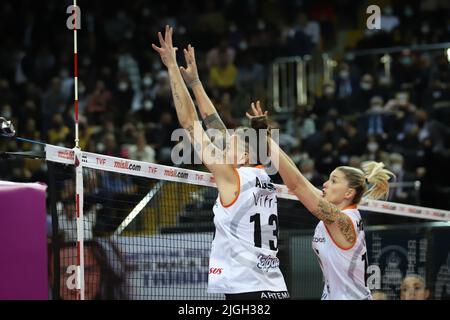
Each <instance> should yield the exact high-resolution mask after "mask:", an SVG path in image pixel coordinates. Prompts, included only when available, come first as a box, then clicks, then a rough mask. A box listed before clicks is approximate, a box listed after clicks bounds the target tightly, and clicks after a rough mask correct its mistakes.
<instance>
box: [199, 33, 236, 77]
mask: <svg viewBox="0 0 450 320" xmlns="http://www.w3.org/2000/svg"><path fill="white" fill-rule="evenodd" d="M221 55H223V59H224V60H225V61H226V64H234V59H235V57H236V50H235V49H234V48H233V47H231V46H230V45H229V44H228V40H227V38H225V37H222V38H221V39H220V42H219V45H217V46H216V47H214V48H212V49H211V50H210V51H208V53H207V54H206V67H207V68H208V69H211V68H213V67H217V66H219V65H220V59H221V57H220V56H221Z"/></svg>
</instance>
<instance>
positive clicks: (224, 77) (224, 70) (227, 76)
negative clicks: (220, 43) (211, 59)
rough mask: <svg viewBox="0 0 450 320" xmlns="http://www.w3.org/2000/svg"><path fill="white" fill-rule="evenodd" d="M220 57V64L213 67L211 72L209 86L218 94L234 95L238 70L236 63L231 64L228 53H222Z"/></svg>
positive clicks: (219, 54)
mask: <svg viewBox="0 0 450 320" xmlns="http://www.w3.org/2000/svg"><path fill="white" fill-rule="evenodd" d="M218 56H219V58H218V60H219V64H218V65H217V66H213V67H212V68H211V69H210V71H209V86H210V87H211V89H213V90H214V89H215V90H216V91H218V92H224V91H227V92H232V93H234V90H235V89H236V81H237V76H238V69H237V68H236V65H235V64H234V63H232V62H229V58H228V55H227V53H226V52H223V51H220V52H219V53H218Z"/></svg>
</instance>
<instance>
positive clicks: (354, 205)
mask: <svg viewBox="0 0 450 320" xmlns="http://www.w3.org/2000/svg"><path fill="white" fill-rule="evenodd" d="M347 209H356V204H351V205H349V206H347V207H345V208H344V209H342V210H347ZM347 217H348V216H347ZM348 219H350V223H351V224H352V229H353V234H354V235H355V242H354V243H353V244H352V245H351V246H350V247H348V248H344V247H342V246H340V245H339V244H338V243H337V242H336V241H335V240H334V238H333V236H332V235H331V232H330V230H328V227H327V225H326V224H325V222H324V223H323V225H324V226H325V229H326V230H327V233H328V235H329V236H330V238H331V240H332V241H333V243H334V244H335V245H336V246H337V247H338V248H339V249H342V250H350V249H351V248H353V247H354V245H355V244H356V238H357V237H358V235H357V234H356V230H355V226H354V224H353V221H352V219H351V218H350V217H348Z"/></svg>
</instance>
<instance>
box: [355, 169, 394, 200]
mask: <svg viewBox="0 0 450 320" xmlns="http://www.w3.org/2000/svg"><path fill="white" fill-rule="evenodd" d="M361 167H362V170H363V172H364V177H365V178H366V183H367V184H368V190H367V191H366V192H365V193H364V197H368V198H371V199H382V200H386V199H387V197H388V195H389V179H390V178H392V177H394V178H395V175H394V174H393V173H392V172H391V171H389V170H387V169H384V163H382V162H375V161H366V162H364V163H363V164H362V166H361Z"/></svg>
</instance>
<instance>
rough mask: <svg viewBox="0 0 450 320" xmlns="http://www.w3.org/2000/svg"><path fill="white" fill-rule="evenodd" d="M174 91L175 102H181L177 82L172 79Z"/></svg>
mask: <svg viewBox="0 0 450 320" xmlns="http://www.w3.org/2000/svg"><path fill="white" fill-rule="evenodd" d="M172 92H173V98H174V102H175V104H177V103H178V104H181V99H180V95H179V93H178V90H177V84H176V83H175V82H173V81H172Z"/></svg>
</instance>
